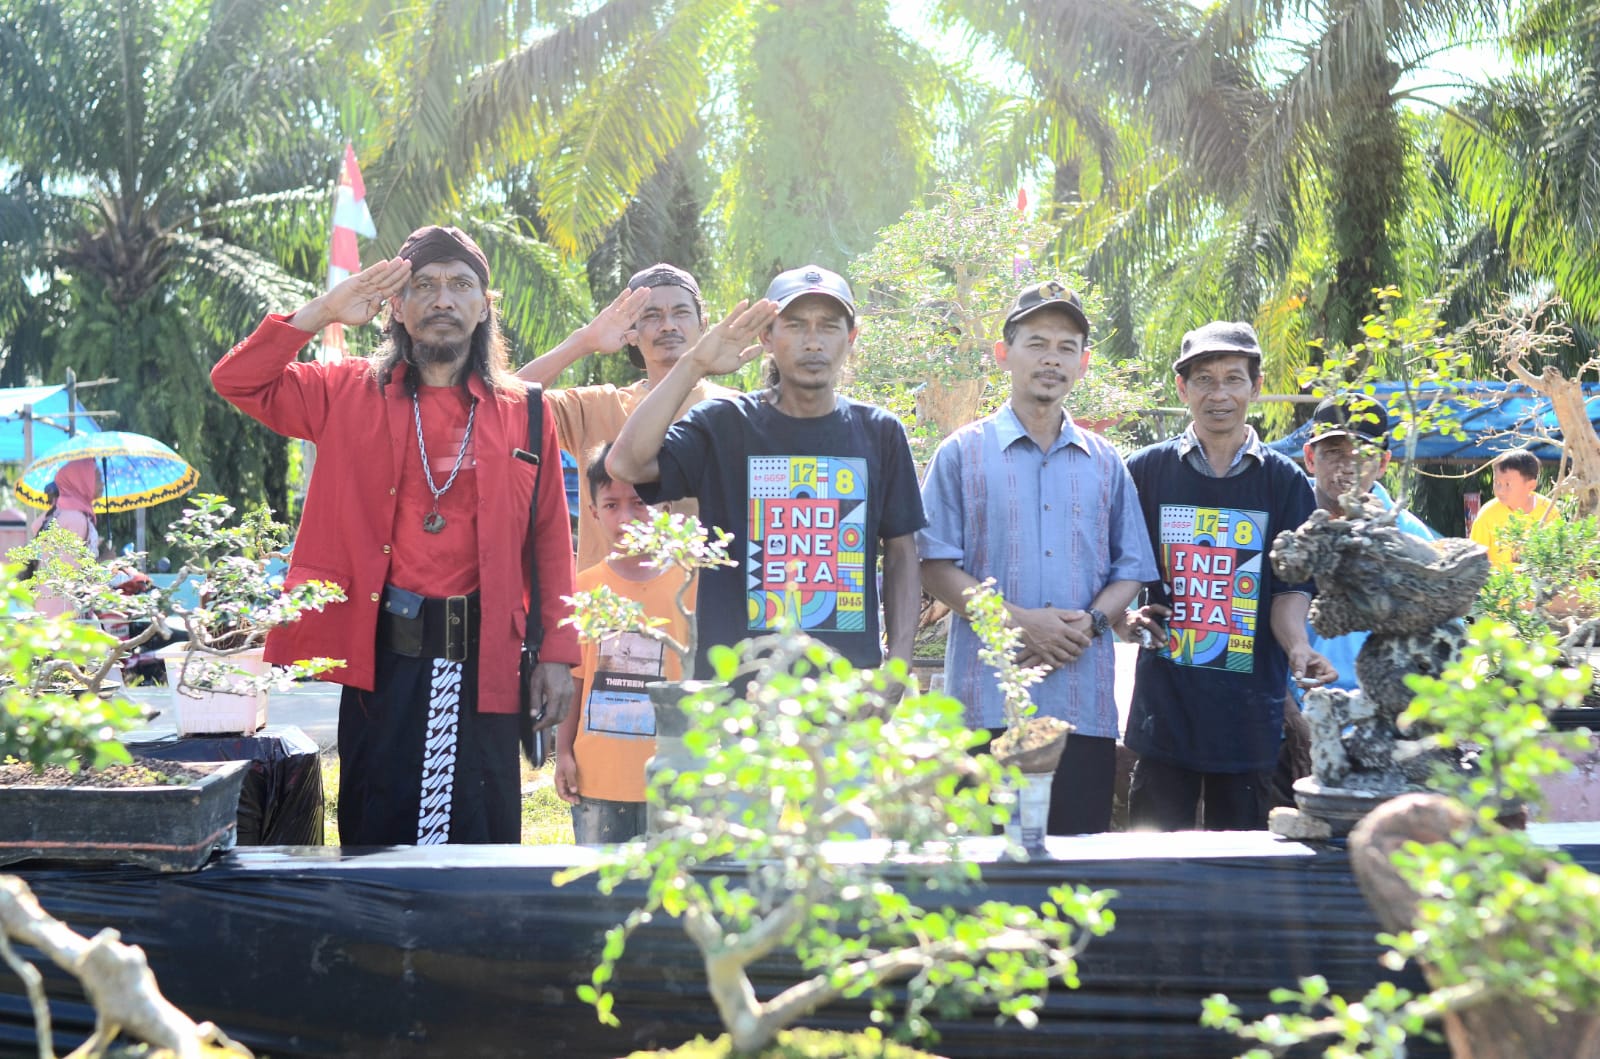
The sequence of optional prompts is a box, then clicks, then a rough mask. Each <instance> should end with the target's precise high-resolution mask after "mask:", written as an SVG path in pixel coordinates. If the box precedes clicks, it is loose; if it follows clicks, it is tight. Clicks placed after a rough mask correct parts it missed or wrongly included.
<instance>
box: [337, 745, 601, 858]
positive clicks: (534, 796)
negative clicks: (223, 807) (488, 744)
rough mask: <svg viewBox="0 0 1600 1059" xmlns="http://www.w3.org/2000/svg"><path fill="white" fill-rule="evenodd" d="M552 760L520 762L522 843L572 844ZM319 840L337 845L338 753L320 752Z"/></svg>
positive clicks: (569, 819)
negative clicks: (541, 765)
mask: <svg viewBox="0 0 1600 1059" xmlns="http://www.w3.org/2000/svg"><path fill="white" fill-rule="evenodd" d="M554 772H555V764H554V759H552V760H551V761H550V762H548V763H546V764H545V766H544V768H542V769H537V770H535V769H534V768H532V767H531V766H529V764H528V762H527V761H526V760H524V761H523V762H522V844H523V845H524V846H549V845H556V844H562V843H570V842H571V841H572V813H571V810H570V806H568V805H567V803H566V802H564V801H562V800H561V799H560V798H558V797H556V788H555V784H554V783H553V782H552V781H551V775H552V774H553V773H554ZM322 833H323V838H322V841H323V842H324V843H325V844H326V845H329V846H337V845H339V754H338V752H337V751H336V750H333V749H328V750H325V751H323V752H322Z"/></svg>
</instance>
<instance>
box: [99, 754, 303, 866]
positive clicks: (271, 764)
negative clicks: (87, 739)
mask: <svg viewBox="0 0 1600 1059" xmlns="http://www.w3.org/2000/svg"><path fill="white" fill-rule="evenodd" d="M123 742H124V743H125V744H126V745H127V747H128V751H129V753H132V754H134V755H136V756H138V757H148V758H156V759H157V760H160V761H248V762H250V771H249V773H248V774H247V775H246V776H245V778H244V788H243V790H241V791H240V793H239V838H238V844H239V845H241V846H320V845H322V840H323V833H322V763H321V760H320V757H319V755H318V752H317V744H316V741H315V740H313V739H312V738H311V737H310V736H308V735H306V733H305V732H303V731H301V730H300V729H299V728H297V727H295V726H294V725H292V724H269V725H267V726H266V727H265V728H263V729H261V730H260V731H259V732H257V733H256V734H255V735H249V736H241V735H216V736H212V735H198V736H185V737H182V738H180V737H179V736H177V735H176V734H173V733H172V732H171V731H170V730H169V731H167V732H165V733H163V732H160V731H142V732H130V733H128V734H127V735H126V736H125V737H124V739H123Z"/></svg>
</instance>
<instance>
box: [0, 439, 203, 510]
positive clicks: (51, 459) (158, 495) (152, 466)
mask: <svg viewBox="0 0 1600 1059" xmlns="http://www.w3.org/2000/svg"><path fill="white" fill-rule="evenodd" d="M74 460H94V461H95V462H96V463H98V464H99V465H100V477H101V479H102V481H103V482H104V487H103V488H102V490H101V496H100V497H98V498H97V499H96V500H95V502H94V509H95V511H96V512H99V513H101V514H105V513H106V512H112V511H133V510H135V509H136V508H141V507H154V506H155V505H157V504H163V503H166V502H167V501H168V500H176V499H178V497H180V496H182V495H183V494H185V493H187V492H188V491H189V490H191V489H193V488H194V487H195V485H196V484H198V483H199V481H200V472H199V471H197V470H195V469H194V468H193V467H191V466H189V465H188V463H186V462H184V459H183V457H182V456H179V455H178V454H177V453H176V452H173V451H172V450H171V449H170V448H168V447H167V446H166V445H164V444H162V443H161V442H159V441H157V440H156V439H155V438H151V437H146V436H145V435H143V434H130V433H128V432H127V431H123V430H103V431H100V432H98V433H94V434H79V435H78V436H77V437H74V438H69V439H68V440H67V441H65V442H63V443H62V444H60V445H58V446H56V447H55V448H53V449H51V450H50V451H49V452H47V453H45V454H44V455H43V456H40V457H39V458H38V459H37V460H34V461H33V464H32V465H31V466H30V467H29V468H28V469H27V470H26V471H24V472H23V474H22V478H21V479H20V480H18V482H17V487H16V493H17V499H18V500H21V501H22V502H23V503H24V504H28V505H30V506H32V507H37V508H41V509H42V508H47V507H49V506H50V499H49V497H47V496H46V495H45V492H44V490H45V486H47V485H49V484H50V483H51V482H53V481H54V480H55V477H56V471H57V470H59V469H60V468H61V467H63V466H65V465H66V464H68V463H71V462H73V461H74Z"/></svg>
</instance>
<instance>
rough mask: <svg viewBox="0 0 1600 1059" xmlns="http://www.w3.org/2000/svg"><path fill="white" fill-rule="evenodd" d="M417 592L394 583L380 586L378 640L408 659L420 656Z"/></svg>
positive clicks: (420, 607) (420, 636)
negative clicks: (381, 593)
mask: <svg viewBox="0 0 1600 1059" xmlns="http://www.w3.org/2000/svg"><path fill="white" fill-rule="evenodd" d="M424 598H425V597H423V595H422V594H421V593H420V592H410V591H407V590H406V589H403V588H396V587H395V586H394V585H384V586H383V598H382V601H381V602H380V603H379V604H378V643H379V644H380V645H381V646H383V647H384V648H385V649H387V650H390V651H393V652H394V653H395V654H397V655H405V656H406V657H407V658H421V657H422V601H423V599H424Z"/></svg>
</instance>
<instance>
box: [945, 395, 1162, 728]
mask: <svg viewBox="0 0 1600 1059" xmlns="http://www.w3.org/2000/svg"><path fill="white" fill-rule="evenodd" d="M922 503H923V507H924V508H925V509H926V511H927V514H928V527H927V528H926V529H924V530H922V531H920V532H919V533H918V534H917V551H918V553H919V555H920V556H921V557H922V558H923V559H950V560H954V561H955V564H956V565H957V566H959V567H960V568H961V569H962V570H965V571H966V572H967V573H969V574H971V575H972V576H973V577H976V578H977V579H978V580H980V581H982V580H984V579H985V578H989V577H992V578H994V579H995V582H996V584H997V586H998V587H999V589H1000V592H1001V594H1002V595H1004V596H1005V598H1006V600H1007V601H1009V602H1011V603H1014V604H1016V605H1018V606H1021V607H1029V608H1034V607H1057V608H1060V609H1062V610H1083V609H1086V608H1087V607H1088V606H1089V604H1090V603H1092V602H1093V601H1094V597H1095V595H1096V594H1098V593H1099V591H1100V590H1101V589H1102V588H1104V587H1105V586H1106V585H1107V584H1109V583H1111V582H1113V581H1154V580H1155V579H1156V578H1157V576H1158V574H1157V571H1156V561H1155V555H1154V553H1153V552H1152V551H1151V548H1150V535H1149V534H1148V533H1147V532H1146V530H1145V525H1144V517H1143V515H1142V513H1141V511H1140V508H1139V501H1138V497H1137V495H1136V494H1135V492H1134V488H1133V480H1132V479H1131V478H1130V477H1129V476H1128V471H1127V468H1126V467H1124V466H1123V463H1122V459H1121V457H1120V456H1118V455H1117V452H1116V450H1115V449H1113V448H1112V447H1111V445H1110V443H1109V442H1107V441H1106V440H1105V439H1104V438H1102V437H1100V436H1099V435H1097V434H1092V433H1089V432H1088V431H1084V430H1080V429H1078V427H1077V426H1076V425H1075V424H1074V423H1073V422H1072V419H1071V417H1070V416H1069V417H1067V418H1066V420H1065V421H1064V422H1063V424H1062V428H1061V434H1060V436H1058V437H1057V438H1056V440H1055V442H1054V443H1053V444H1052V445H1051V446H1050V449H1049V451H1048V452H1041V451H1040V450H1039V446H1038V445H1037V444H1035V443H1034V441H1033V439H1032V438H1030V437H1029V436H1028V433H1027V431H1025V430H1024V429H1023V427H1022V423H1021V421H1019V420H1018V419H1017V414H1016V412H1015V411H1014V410H1013V409H1012V408H1011V406H1010V405H1009V404H1008V405H1006V406H1005V407H1003V408H1001V409H1000V411H998V412H996V413H995V414H994V415H992V416H989V417H988V418H986V419H980V420H978V421H977V422H975V423H969V424H968V425H966V426H964V427H962V428H961V429H960V430H958V431H956V432H955V433H954V434H952V435H950V437H948V438H946V439H945V441H944V443H943V444H941V445H940V446H939V451H938V452H936V453H935V454H934V457H933V463H932V464H931V465H930V466H929V468H928V475H927V478H926V479H925V480H924V481H923V483H922ZM1113 617H1115V615H1113ZM978 646H979V645H978V638H977V636H976V635H975V634H974V633H973V631H972V625H971V624H970V623H969V622H966V621H962V620H959V619H957V620H955V621H953V622H952V623H951V629H950V639H949V642H948V644H947V645H946V647H945V689H946V690H947V691H948V692H949V693H950V694H951V695H953V696H954V697H955V698H958V699H960V700H961V701H962V703H964V704H965V705H966V723H967V725H968V726H969V727H982V728H998V727H1001V726H1002V725H1004V724H1005V710H1004V706H1003V700H1002V698H1001V695H1000V690H999V688H998V686H997V685H996V678H995V673H994V671H993V670H992V669H990V668H989V667H987V666H985V665H983V664H982V663H981V662H979V661H978ZM1114 684H1115V663H1114V658H1113V650H1112V637H1111V636H1109V635H1106V636H1100V637H1097V638H1096V639H1095V641H1094V642H1093V643H1092V644H1091V645H1090V647H1089V649H1088V650H1087V651H1085V652H1084V654H1083V655H1082V656H1081V657H1079V658H1078V659H1077V661H1075V662H1073V663H1071V664H1070V665H1067V666H1063V667H1061V668H1059V669H1056V670H1053V671H1052V672H1051V673H1050V675H1049V676H1047V677H1045V679H1044V680H1043V681H1042V682H1041V683H1039V684H1035V685H1034V686H1033V688H1032V689H1031V690H1032V693H1033V701H1034V702H1035V703H1036V704H1037V706H1038V708H1039V714H1040V716H1045V717H1059V718H1061V719H1062V720H1065V721H1067V722H1069V723H1071V724H1073V725H1076V726H1077V729H1078V731H1079V733H1081V734H1082V735H1086V736H1097V737H1101V738H1115V737H1116V735H1117V704H1116V699H1115V697H1114V695H1113V688H1114Z"/></svg>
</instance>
